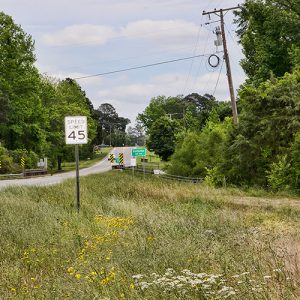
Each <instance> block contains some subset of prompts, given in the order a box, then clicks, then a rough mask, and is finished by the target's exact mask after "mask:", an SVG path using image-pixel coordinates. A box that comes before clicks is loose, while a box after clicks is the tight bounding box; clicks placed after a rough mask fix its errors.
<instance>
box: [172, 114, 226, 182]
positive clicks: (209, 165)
mask: <svg viewBox="0 0 300 300" xmlns="http://www.w3.org/2000/svg"><path fill="white" fill-rule="evenodd" d="M231 122H232V121H231V119H226V121H225V122H220V121H219V119H218V116H217V114H216V112H213V113H212V114H211V116H210V118H209V121H208V122H207V124H206V126H205V127H204V128H203V130H202V131H201V132H198V133H197V132H189V133H187V135H186V137H185V138H184V140H183V142H182V143H181V144H178V145H177V146H176V149H175V153H174V154H173V156H172V158H171V161H170V166H169V169H168V171H169V172H170V173H172V174H178V175H182V176H201V177H203V178H204V177H205V176H207V174H208V172H210V170H212V169H214V170H216V167H217V166H218V165H219V164H220V163H221V162H222V161H223V159H224V152H225V147H226V146H225V145H226V142H227V139H228V132H229V129H230V128H231ZM210 174H211V175H212V172H210ZM216 176H219V175H216Z"/></svg>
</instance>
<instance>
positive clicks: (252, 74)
mask: <svg viewBox="0 0 300 300" xmlns="http://www.w3.org/2000/svg"><path fill="white" fill-rule="evenodd" d="M298 7H299V1H297V0H292V1H284V0H266V1H261V0H247V1H246V2H245V4H244V5H243V6H242V9H241V10H240V11H237V12H236V15H237V16H238V19H237V21H236V22H237V23H238V25H239V29H238V31H237V33H238V35H239V36H240V39H241V44H242V46H243V52H244V55H245V59H243V60H242V63H241V64H242V67H243V69H244V71H245V72H246V74H247V75H248V77H249V79H250V81H252V82H255V83H256V84H259V83H261V82H263V81H264V80H267V79H269V78H271V76H272V74H274V75H275V76H283V75H284V73H285V72H290V71H291V70H292V69H293V68H294V67H295V66H296V65H297V63H299V61H300V56H299V54H300V52H299V49H300V33H299V30H298V28H299V26H300V15H299V8H298Z"/></svg>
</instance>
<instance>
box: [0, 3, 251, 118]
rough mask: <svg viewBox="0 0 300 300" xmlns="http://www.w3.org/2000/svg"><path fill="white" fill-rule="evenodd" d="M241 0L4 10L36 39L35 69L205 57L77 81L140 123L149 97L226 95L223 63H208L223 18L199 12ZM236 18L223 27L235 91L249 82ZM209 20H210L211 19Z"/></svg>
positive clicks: (108, 67)
mask: <svg viewBox="0 0 300 300" xmlns="http://www.w3.org/2000/svg"><path fill="white" fill-rule="evenodd" d="M242 2H243V0H240V1H238V0H212V1H208V0H206V1H203V0H202V1H199V0H109V1H104V0H0V3H1V9H2V11H3V12H4V13H6V14H8V15H10V16H12V17H13V19H14V22H15V23H17V24H19V25H20V26H21V27H22V28H23V30H24V31H25V32H26V33H28V34H30V35H31V36H32V37H33V39H34V41H35V54H36V58H37V62H36V66H37V67H38V69H39V71H40V72H41V73H42V74H47V75H49V76H53V77H56V78H60V79H63V78H66V77H71V78H79V77H84V76H89V75H94V74H99V73H105V72H110V71H115V70H120V69H127V68H131V67H137V66H143V65H148V64H154V63H158V62H163V61H168V60H176V59H181V58H185V57H191V56H195V55H203V56H201V57H197V58H194V59H190V60H183V61H179V62H175V63H172V64H162V65H159V66H154V67H151V68H150V67H149V68H142V69H137V70H132V71H128V72H121V73H115V74H111V75H105V76H97V77H90V78H85V79H78V80H77V82H78V83H79V84H80V85H81V87H82V89H83V90H84V91H85V92H86V95H87V97H88V98H89V99H90V100H91V101H92V103H93V105H94V107H95V108H98V107H99V105H101V104H102V103H110V104H112V105H113V106H114V107H115V108H116V110H117V112H118V114H119V116H122V117H127V118H129V119H130V120H131V121H132V124H134V122H135V118H136V116H137V114H138V113H141V112H143V110H144V109H145V108H146V106H147V105H148V104H149V102H150V100H151V98H153V97H156V96H159V95H165V96H176V95H188V94H190V93H199V94H201V95H203V94H205V93H208V94H213V95H214V96H215V97H216V99H217V100H219V101H225V100H229V89H228V84H227V77H226V67H225V63H224V64H222V59H221V60H220V64H219V66H218V67H215V68H212V67H210V66H209V64H208V58H209V56H210V55H211V54H216V55H218V56H219V57H220V58H222V57H223V53H222V52H221V50H222V47H218V48H217V47H216V46H215V45H214V41H215V40H216V35H215V33H214V30H215V28H216V26H218V25H219V17H218V16H216V15H215V14H211V15H210V18H209V17H208V16H207V15H206V16H203V15H202V12H203V10H205V11H212V10H214V9H215V8H216V9H220V8H223V9H224V8H229V7H234V6H237V5H238V4H242ZM233 19H234V16H233V14H232V13H231V12H228V13H227V14H226V16H225V31H226V36H227V44H228V50H229V56H230V62H231V68H232V75H233V82H234V87H235V90H236V89H238V87H239V85H240V84H242V83H243V82H244V80H245V74H244V73H243V70H242V69H241V67H240V65H239V62H240V60H241V59H242V58H243V55H242V51H241V47H240V45H239V44H238V38H237V37H236V35H235V29H236V28H235V25H234V24H233ZM208 23H209V24H208Z"/></svg>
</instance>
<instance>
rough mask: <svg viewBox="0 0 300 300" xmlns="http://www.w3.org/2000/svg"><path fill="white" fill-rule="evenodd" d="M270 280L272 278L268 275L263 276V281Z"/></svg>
mask: <svg viewBox="0 0 300 300" xmlns="http://www.w3.org/2000/svg"><path fill="white" fill-rule="evenodd" d="M270 278H272V276H270V275H265V276H264V279H270Z"/></svg>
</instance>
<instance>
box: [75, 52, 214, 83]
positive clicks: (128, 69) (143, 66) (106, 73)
mask: <svg viewBox="0 0 300 300" xmlns="http://www.w3.org/2000/svg"><path fill="white" fill-rule="evenodd" d="M208 55H209V54H198V55H193V56H188V57H183V58H177V59H172V60H165V61H161V62H157V63H153V64H147V65H142V66H136V67H131V68H126V69H119V70H114V71H109V72H103V73H98V74H93V75H87V76H81V77H75V78H73V79H74V80H80V79H86V78H91V77H98V76H105V75H110V74H116V73H121V72H127V71H132V70H137V69H144V68H149V67H154V66H159V65H164V64H170V63H174V62H178V61H184V60H189V59H194V58H196V57H204V56H208Z"/></svg>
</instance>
